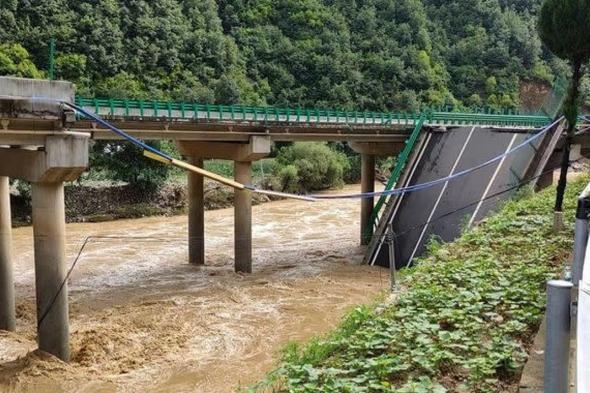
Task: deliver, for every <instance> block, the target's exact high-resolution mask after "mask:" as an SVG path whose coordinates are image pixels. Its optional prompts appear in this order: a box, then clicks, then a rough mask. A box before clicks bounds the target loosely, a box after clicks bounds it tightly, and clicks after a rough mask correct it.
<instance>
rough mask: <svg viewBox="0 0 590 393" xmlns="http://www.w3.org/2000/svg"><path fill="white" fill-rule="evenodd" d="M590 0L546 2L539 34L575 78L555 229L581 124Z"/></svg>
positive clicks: (566, 106)
mask: <svg viewBox="0 0 590 393" xmlns="http://www.w3.org/2000/svg"><path fill="white" fill-rule="evenodd" d="M589 19H590V0H545V2H544V3H543V5H542V7H541V13H540V16H539V35H540V36H541V40H542V41H543V42H544V43H545V45H547V47H548V48H549V50H551V52H553V53H554V54H555V55H556V56H558V57H560V58H562V59H564V60H567V61H568V62H569V63H570V66H571V69H572V78H571V82H570V87H569V90H568V92H567V95H566V98H565V100H564V102H563V106H562V112H563V114H564V115H565V118H566V120H567V122H568V129H567V136H566V141H565V146H564V151H563V158H562V161H561V174H560V176H559V183H558V184H557V197H556V199H555V224H556V228H560V227H561V226H562V223H561V220H562V218H561V217H562V212H563V198H564V194H565V189H566V186H567V171H568V167H569V159H570V149H571V144H572V140H573V137H574V133H575V129H576V123H577V121H578V107H579V104H580V102H579V101H580V82H581V79H582V75H583V73H584V72H583V66H584V64H585V63H586V62H587V61H588V60H589V59H590V40H588V37H590V25H588V20H589Z"/></svg>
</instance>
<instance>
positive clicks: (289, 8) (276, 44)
mask: <svg viewBox="0 0 590 393" xmlns="http://www.w3.org/2000/svg"><path fill="white" fill-rule="evenodd" d="M540 4H541V0H519V1H506V0H471V1H466V0H448V1H441V0H365V1H356V0H216V1H215V0H161V1H157V2H150V1H146V0H101V1H96V0H83V1H74V0H44V1H38V0H28V1H17V0H5V1H2V2H0V42H2V43H3V44H1V45H0V75H20V76H26V77H42V76H43V75H44V74H45V75H46V71H45V70H47V69H48V67H49V64H48V61H49V60H48V52H49V49H48V46H49V42H50V39H51V38H55V40H56V42H57V56H56V59H55V65H56V76H57V77H58V78H63V79H67V80H71V81H74V82H76V84H77V87H78V93H79V94H80V95H85V96H99V97H112V98H137V99H145V98H150V99H173V100H187V101H201V102H212V103H224V104H231V103H244V104H268V105H277V106H305V107H339V108H347V109H357V110H369V111H371V110H375V111H380V110H399V109H401V110H417V109H419V108H420V107H421V106H422V105H443V104H448V105H454V106H459V107H461V106H481V105H488V106H491V107H503V108H520V109H525V110H526V109H529V110H538V109H539V108H540V107H541V106H542V105H543V97H544V96H545V94H546V93H547V92H548V90H549V89H550V87H551V86H552V85H553V86H554V87H556V89H557V90H560V89H563V87H564V86H565V83H563V82H562V81H563V77H564V75H566V74H565V72H566V70H567V68H566V66H565V64H564V63H563V62H562V61H561V60H558V59H556V58H554V57H553V56H552V55H551V54H550V53H549V52H547V51H546V50H544V49H543V48H542V46H541V42H540V40H539V38H538V35H537V32H536V26H535V20H536V17H535V15H536V14H537V13H538V11H539V8H540ZM40 70H42V71H40ZM584 83H586V84H587V82H584ZM585 90H587V89H585ZM558 95H559V94H558ZM548 109H555V103H553V105H550V106H549V108H548ZM156 146H157V147H160V148H170V147H173V146H170V144H167V143H161V142H156ZM331 147H332V148H333V150H337V151H339V152H345V153H346V154H347V155H348V157H349V162H348V163H345V164H342V163H340V164H339V163H338V162H337V161H338V160H336V161H334V162H333V163H332V164H330V165H332V166H334V165H335V166H336V167H341V168H342V170H341V169H336V170H335V172H334V168H332V169H330V171H332V172H330V174H329V175H328V176H329V177H330V176H331V177H332V178H334V181H333V182H330V184H331V185H337V184H339V183H341V182H342V180H343V179H344V180H355V178H356V176H355V175H354V174H353V175H352V176H348V178H346V176H347V175H349V172H348V171H346V167H351V168H353V169H355V170H356V169H357V168H358V165H359V164H358V157H356V156H354V155H353V154H351V151H350V149H347V148H346V147H343V146H339V145H331ZM318 149H322V147H318ZM295 150H296V149H295ZM316 150H317V149H316ZM316 152H317V151H316ZM287 153H289V152H288V151H286V152H285V154H287ZM289 154H290V153H289ZM277 161H278V162H279V163H280V164H281V165H277V166H276V167H274V168H276V171H275V174H276V179H275V181H273V182H272V185H273V186H274V187H275V188H277V187H278V188H282V189H287V190H291V191H294V190H301V189H308V188H306V187H307V186H308V185H312V186H313V188H323V187H324V186H325V185H326V183H325V182H318V181H316V180H313V179H311V177H310V176H308V174H304V172H305V171H306V170H304V169H302V168H298V172H297V173H295V172H296V171H295V168H294V167H292V166H290V165H291V164H292V163H290V162H286V161H284V160H282V161H281V160H280V159H279V160H277ZM129 162H133V163H134V165H133V166H129V165H128V163H129ZM341 164H342V165H344V166H342V165H341ZM91 167H92V170H93V171H94V172H96V171H99V172H101V173H112V174H113V176H114V177H115V178H116V179H118V180H123V181H128V182H133V183H137V184H138V185H139V186H142V187H144V188H154V187H155V186H157V185H158V184H160V183H161V181H162V180H164V179H166V178H167V177H168V176H169V175H170V172H169V170H167V168H162V167H161V166H159V164H157V163H149V162H148V161H147V160H146V159H144V158H141V157H138V156H137V149H135V148H133V147H131V146H128V145H125V144H120V143H97V144H95V145H94V154H93V162H92V166H91ZM315 169H317V170H324V169H322V168H320V166H318V165H315V166H314V170H315ZM333 172H334V173H335V176H333V175H334V173H333ZM355 173H356V172H355ZM343 175H344V177H343ZM302 176H303V177H304V178H302ZM313 176H316V177H318V176H320V177H321V176H322V175H321V173H315V174H313Z"/></svg>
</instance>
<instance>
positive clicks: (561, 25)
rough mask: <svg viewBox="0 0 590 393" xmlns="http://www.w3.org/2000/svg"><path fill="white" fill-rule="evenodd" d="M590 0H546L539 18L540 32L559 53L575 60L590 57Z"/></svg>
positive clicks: (563, 56) (556, 53)
mask: <svg viewBox="0 0 590 393" xmlns="http://www.w3.org/2000/svg"><path fill="white" fill-rule="evenodd" d="M588 18H590V1H588V0H545V1H544V2H543V6H542V7H541V13H540V17H539V34H540V36H541V39H542V40H543V42H544V43H545V45H547V47H548V48H549V49H550V50H551V51H552V52H553V53H554V54H555V55H557V56H559V57H561V58H563V59H567V60H569V61H570V62H571V63H572V64H573V63H584V62H586V61H588V60H589V59H590V42H589V41H588V37H589V36H590V26H589V25H588V23H587V21H588Z"/></svg>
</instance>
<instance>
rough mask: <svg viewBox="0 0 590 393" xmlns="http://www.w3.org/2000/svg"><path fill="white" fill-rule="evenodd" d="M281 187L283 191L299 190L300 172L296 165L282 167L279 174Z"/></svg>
mask: <svg viewBox="0 0 590 393" xmlns="http://www.w3.org/2000/svg"><path fill="white" fill-rule="evenodd" d="M277 177H278V179H279V187H280V188H281V191H285V192H297V191H299V188H300V186H299V180H300V179H299V173H298V170H297V167H296V166H295V165H287V166H285V167H282V168H281V169H280V170H279V173H278V174H277Z"/></svg>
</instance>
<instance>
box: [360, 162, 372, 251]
mask: <svg viewBox="0 0 590 393" xmlns="http://www.w3.org/2000/svg"><path fill="white" fill-rule="evenodd" d="M361 192H362V193H363V194H364V193H371V192H375V156H374V155H373V154H361ZM374 205H375V198H364V199H361V245H363V246H366V245H367V244H369V242H370V241H371V236H373V228H372V222H371V214H372V213H373V208H374Z"/></svg>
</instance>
